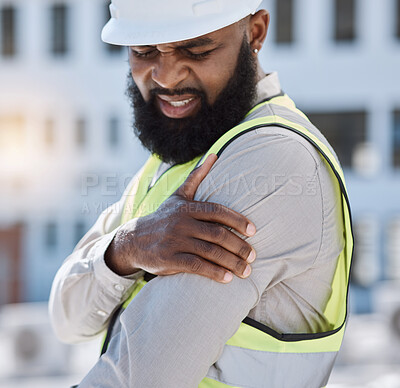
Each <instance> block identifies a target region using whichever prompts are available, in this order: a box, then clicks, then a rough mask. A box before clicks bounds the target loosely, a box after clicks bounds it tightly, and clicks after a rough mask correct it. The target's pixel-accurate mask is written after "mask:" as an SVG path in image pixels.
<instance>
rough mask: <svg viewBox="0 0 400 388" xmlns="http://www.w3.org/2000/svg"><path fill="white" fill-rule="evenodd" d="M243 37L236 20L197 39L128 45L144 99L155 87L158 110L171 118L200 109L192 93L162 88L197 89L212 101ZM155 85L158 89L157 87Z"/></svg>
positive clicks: (231, 67)
mask: <svg viewBox="0 0 400 388" xmlns="http://www.w3.org/2000/svg"><path fill="white" fill-rule="evenodd" d="M242 40H243V28H241V27H240V24H239V23H235V24H234V25H232V26H229V27H226V28H223V29H221V30H218V31H216V32H213V33H210V34H207V35H204V36H202V37H200V38H197V39H192V40H188V41H182V42H178V43H171V44H160V45H156V46H132V47H130V48H129V64H130V67H131V73H132V78H133V80H134V81H135V83H136V85H137V86H138V88H139V90H140V92H141V93H142V96H143V98H144V100H145V101H149V100H150V98H151V96H152V91H154V90H155V91H156V104H157V108H158V109H159V111H160V112H162V113H163V114H164V115H165V116H167V117H170V118H176V119H179V118H187V117H189V116H193V115H195V114H196V113H197V112H198V111H199V109H200V101H199V96H197V95H195V94H193V93H189V92H188V93H185V94H183V95H179V94H178V95H176V94H174V95H166V94H162V90H163V89H164V90H169V91H176V90H182V89H196V90H201V91H202V92H204V94H205V97H206V101H207V103H208V104H210V105H212V104H213V103H214V102H215V101H216V99H217V96H218V95H219V94H220V93H221V91H222V89H223V88H224V87H225V86H226V85H227V83H228V80H229V79H230V78H231V77H232V75H233V72H234V70H235V67H236V60H237V57H238V54H239V51H240V48H241V43H242ZM157 89H161V90H158V91H157Z"/></svg>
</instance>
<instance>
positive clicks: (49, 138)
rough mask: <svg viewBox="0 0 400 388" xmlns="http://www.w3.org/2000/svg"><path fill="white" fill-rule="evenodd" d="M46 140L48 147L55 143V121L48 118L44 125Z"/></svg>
mask: <svg viewBox="0 0 400 388" xmlns="http://www.w3.org/2000/svg"><path fill="white" fill-rule="evenodd" d="M44 142H45V144H46V146H47V147H48V148H51V147H52V146H53V145H54V121H53V120H52V119H47V120H46V122H45V126H44Z"/></svg>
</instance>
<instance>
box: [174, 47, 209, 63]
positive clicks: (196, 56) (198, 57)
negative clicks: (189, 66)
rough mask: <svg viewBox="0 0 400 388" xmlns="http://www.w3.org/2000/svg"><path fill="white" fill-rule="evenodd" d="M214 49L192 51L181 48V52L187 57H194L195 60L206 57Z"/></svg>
mask: <svg viewBox="0 0 400 388" xmlns="http://www.w3.org/2000/svg"><path fill="white" fill-rule="evenodd" d="M214 50H215V49H212V50H208V51H204V52H202V53H193V52H191V51H190V50H188V49H181V51H182V53H183V54H184V55H185V56H187V57H188V58H191V59H195V60H198V61H199V60H201V59H204V58H207V57H208V56H209V55H210V54H211V53H212V52H213V51H214Z"/></svg>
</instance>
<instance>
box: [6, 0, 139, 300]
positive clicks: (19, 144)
mask: <svg viewBox="0 0 400 388" xmlns="http://www.w3.org/2000/svg"><path fill="white" fill-rule="evenodd" d="M106 19H108V4H107V2H106V1H104V0H86V1H82V0H79V1H78V0H68V1H64V2H63V1H48V0H0V187H1V191H0V242H1V247H2V248H1V250H0V274H1V275H0V290H1V295H2V298H1V299H0V303H5V302H15V301H38V300H46V299H47V298H48V294H49V290H50V285H51V281H52V278H53V277H54V274H55V271H56V270H57V268H58V267H59V266H60V264H61V262H62V261H63V259H65V257H66V256H67V255H68V254H69V253H70V252H71V251H72V249H73V247H74V246H75V244H76V243H77V241H78V240H79V239H80V238H81V237H82V236H83V234H84V233H85V232H86V231H87V230H88V229H89V227H90V226H91V224H92V223H93V222H94V221H95V220H96V218H97V217H98V215H99V214H100V212H101V211H102V210H104V209H105V208H106V207H107V206H108V205H109V204H111V203H113V202H115V201H116V200H117V199H118V198H119V196H120V195H121V192H122V191H123V189H124V187H125V186H126V184H127V182H128V181H129V178H130V177H132V175H133V174H134V172H135V171H136V170H137V169H138V168H139V167H140V165H141V163H142V162H143V160H144V158H145V152H144V151H143V150H142V148H141V147H140V146H139V145H138V143H136V142H135V141H134V136H133V133H132V131H131V129H130V122H131V120H130V118H129V116H130V109H129V105H128V103H127V101H126V99H125V96H124V90H125V80H126V76H127V73H128V64H127V61H126V49H125V50H124V49H121V48H119V47H114V46H109V45H105V44H104V43H102V42H101V40H100V31H101V28H102V26H103V24H104V22H105V20H106ZM12 232H14V237H12V238H13V239H16V238H18V239H19V241H20V242H21V245H20V249H19V252H18V253H16V252H15V249H14V248H13V249H11V247H10V246H9V245H10V241H9V239H10V238H11V237H10V236H11V234H12ZM3 241H5V242H6V243H7V244H3ZM11 251H12V252H11ZM11 279H12V281H11ZM15 284H18V286H19V291H18V293H17V292H16V291H15V290H14V288H15V287H14V285H15ZM3 288H4V289H8V290H9V291H8V292H7V293H6V292H4V293H3ZM3 295H4V296H3ZM3 299H4V300H3Z"/></svg>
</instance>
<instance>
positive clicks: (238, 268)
mask: <svg viewBox="0 0 400 388" xmlns="http://www.w3.org/2000/svg"><path fill="white" fill-rule="evenodd" d="M246 265H247V264H246V263H245V262H244V261H243V260H237V261H236V263H235V273H237V274H240V275H242V274H243V272H244V270H245V268H246Z"/></svg>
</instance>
